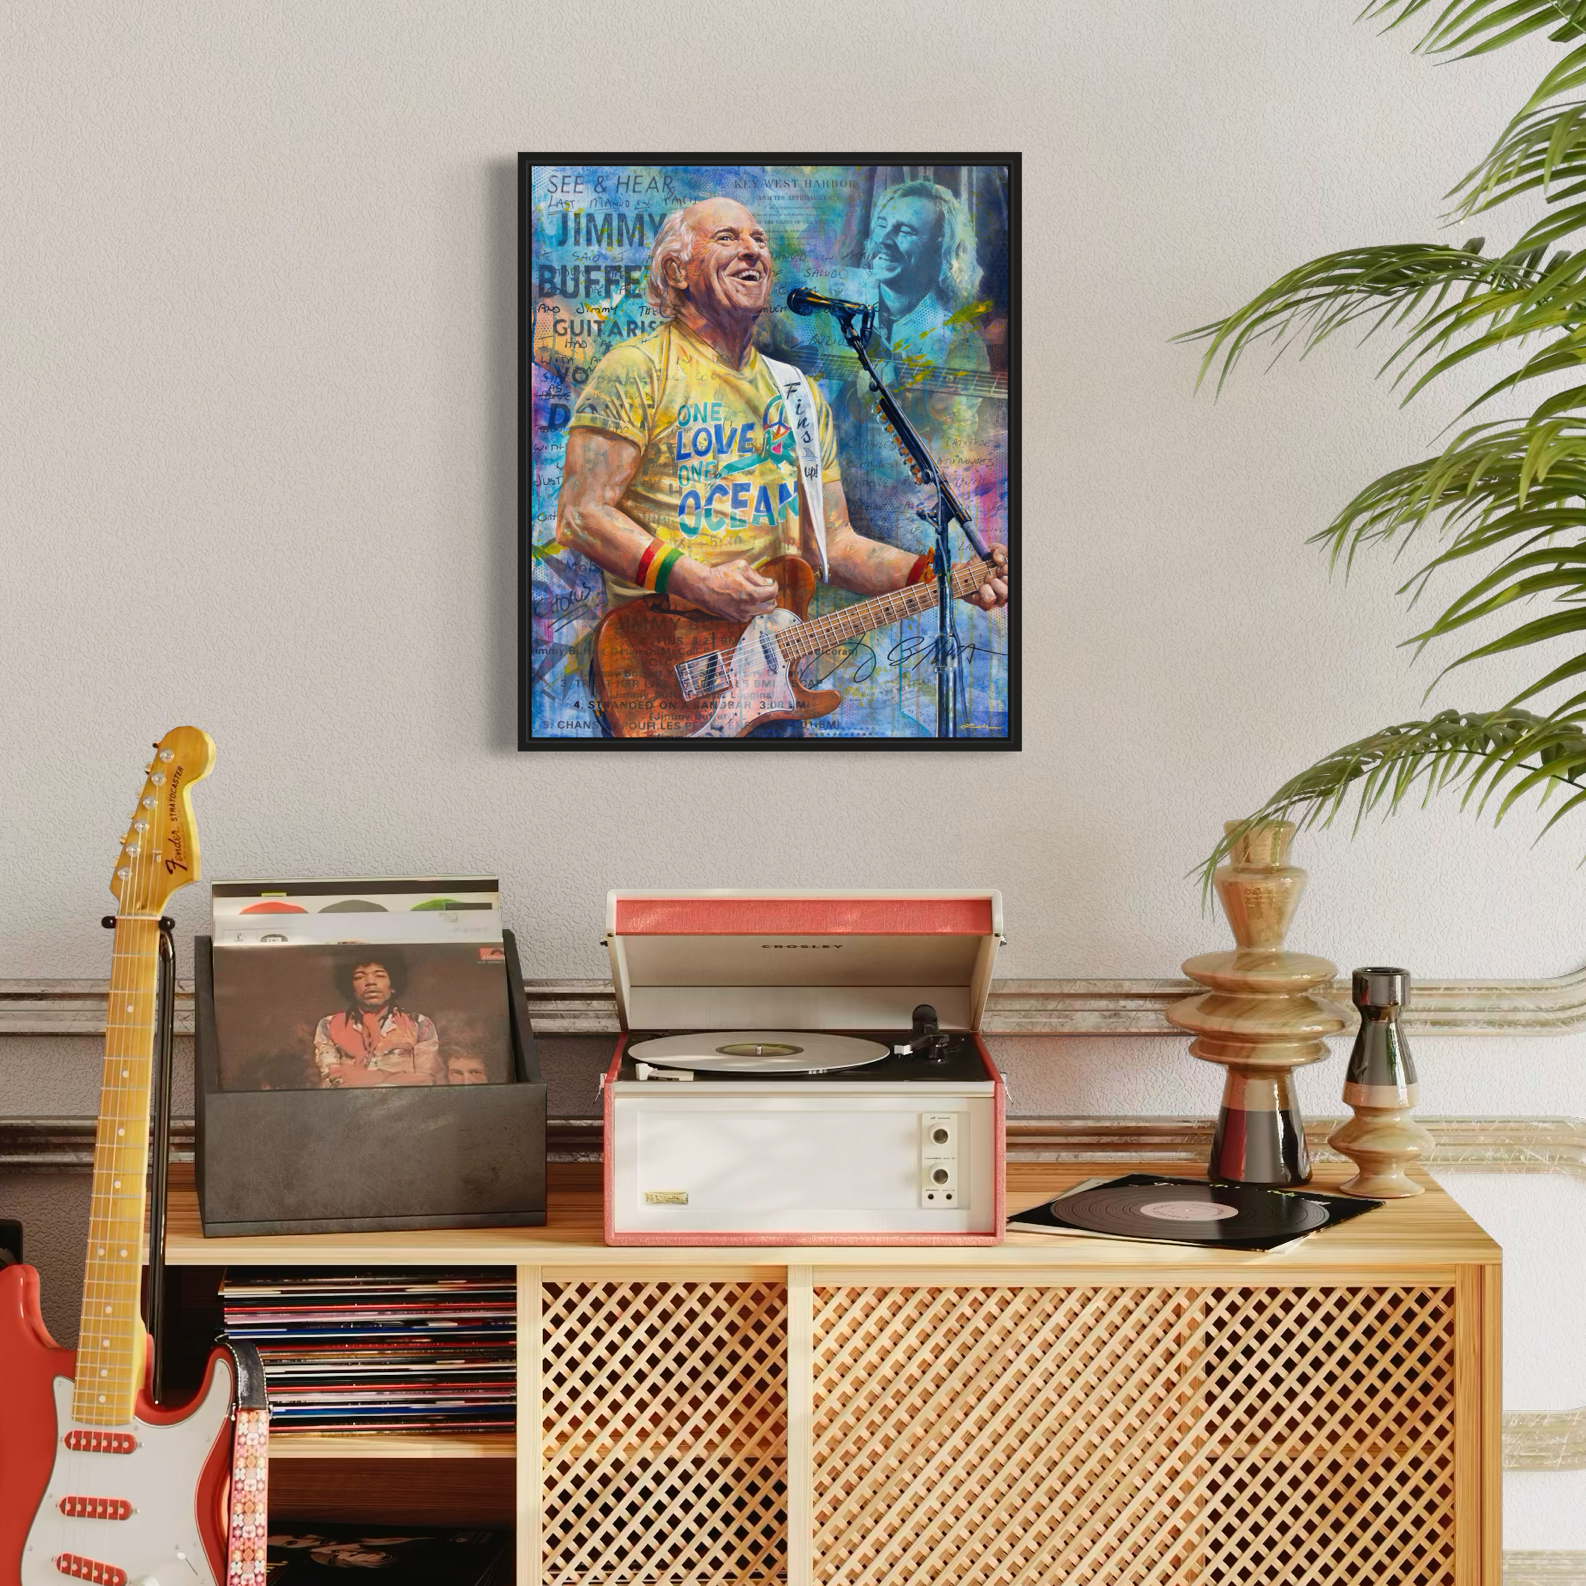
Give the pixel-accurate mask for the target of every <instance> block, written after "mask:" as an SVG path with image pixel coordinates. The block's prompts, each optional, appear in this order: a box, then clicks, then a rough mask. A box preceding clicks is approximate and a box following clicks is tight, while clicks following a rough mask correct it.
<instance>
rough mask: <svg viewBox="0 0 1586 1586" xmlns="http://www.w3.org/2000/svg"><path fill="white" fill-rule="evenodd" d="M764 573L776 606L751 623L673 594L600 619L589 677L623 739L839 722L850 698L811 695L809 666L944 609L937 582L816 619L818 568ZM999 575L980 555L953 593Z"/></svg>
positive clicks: (736, 734) (794, 565)
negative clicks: (811, 615)
mask: <svg viewBox="0 0 1586 1586" xmlns="http://www.w3.org/2000/svg"><path fill="white" fill-rule="evenodd" d="M755 571H756V572H758V573H760V574H761V575H762V576H763V577H765V578H770V579H773V580H774V581H775V582H776V585H777V591H778V593H777V604H776V609H775V610H774V611H771V612H768V613H766V614H765V615H764V616H760V617H753V618H751V619H750V620H749V621H748V622H746V623H745V622H731V621H728V620H727V619H725V618H722V617H713V616H711V615H710V614H709V613H707V612H703V611H698V610H695V609H693V608H691V607H684V606H681V605H674V604H673V602H672V600H671V597H670V596H662V595H649V596H645V597H643V598H641V599H638V600H630V601H627V602H626V603H624V604H623V605H621V606H616V607H614V608H613V609H612V610H610V611H608V612H607V613H606V614H605V616H603V617H602V618H601V619H600V621H599V623H598V624H597V625H596V627H595V633H594V653H593V658H592V661H591V666H590V675H591V678H592V679H593V682H594V687H595V696H596V698H597V699H598V700H599V702H600V707H601V709H602V711H604V712H605V717H606V723H607V725H608V726H609V727H610V728H611V732H612V736H613V737H617V738H741V737H743V735H744V734H745V733H747V732H749V731H751V730H752V729H753V728H755V727H757V726H759V725H760V723H761V722H767V721H806V720H808V719H809V718H810V717H812V716H829V715H830V714H831V713H832V712H833V711H834V710H836V709H837V707H838V706H839V705H840V704H842V702H843V696H842V694H841V693H840V692H839V691H838V690H836V689H834V688H825V689H809V688H806V687H805V686H804V684H803V683H802V681H800V678H799V675H798V669H799V664H800V662H802V661H803V660H804V659H805V658H806V657H807V656H811V655H815V654H816V653H818V652H819V651H821V650H827V649H830V648H831V647H832V646H833V645H834V644H838V643H841V642H842V641H843V640H844V639H853V638H857V637H858V636H859V635H860V634H862V633H870V632H872V631H873V630H874V629H876V628H883V627H889V626H890V625H891V624H893V623H895V622H901V621H902V620H903V619H904V618H905V617H913V616H917V615H918V614H919V613H920V612H922V611H929V610H930V609H931V608H932V607H933V606H934V605H935V604H936V580H935V579H934V578H930V579H928V580H926V582H924V583H922V584H910V585H908V586H907V587H906V588H904V589H894V590H892V591H891V592H890V593H888V594H885V595H876V596H874V597H873V598H872V599H870V600H862V601H859V602H858V603H857V604H855V605H852V606H844V607H842V608H841V609H840V610H838V611H833V612H829V613H827V615H826V616H824V617H817V618H816V619H815V621H814V622H806V621H805V620H804V619H805V616H806V614H807V613H808V611H809V603H810V596H811V595H812V594H813V593H814V591H815V574H814V572H813V571H812V570H811V568H810V566H809V564H808V563H807V562H805V561H802V560H801V559H800V558H799V557H797V556H776V557H773V558H772V559H771V560H770V561H768V562H766V563H765V564H764V565H763V566H761V567H758V568H756V569H755ZM994 573H995V569H994V567H993V566H992V564H991V563H990V562H983V561H980V560H979V559H978V558H977V559H976V560H975V561H973V562H969V563H966V564H965V565H964V566H962V567H959V568H957V569H956V570H955V571H954V573H953V579H952V592H953V595H954V597H955V598H956V597H958V596H961V595H968V594H972V593H973V592H974V591H975V590H977V589H979V588H980V587H981V585H982V584H984V583H986V582H987V581H988V580H989V579H991V578H992V577H993V576H994Z"/></svg>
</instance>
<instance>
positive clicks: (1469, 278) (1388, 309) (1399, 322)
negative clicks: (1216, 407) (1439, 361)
mask: <svg viewBox="0 0 1586 1586" xmlns="http://www.w3.org/2000/svg"><path fill="white" fill-rule="evenodd" d="M1481 247H1482V239H1481V238H1479V237H1476V238H1472V239H1471V241H1470V242H1468V243H1466V244H1465V246H1464V247H1462V248H1450V247H1446V246H1443V245H1440V244H1436V243H1397V244H1391V245H1388V246H1385V247H1374V248H1351V249H1346V250H1345V251H1343V252H1340V253H1331V254H1328V255H1326V256H1325V257H1324V258H1321V259H1314V260H1312V261H1311V262H1310V263H1309V264H1304V265H1301V266H1300V267H1299V269H1297V270H1291V271H1290V272H1289V273H1288V274H1287V275H1285V276H1282V277H1280V278H1279V279H1278V280H1276V281H1274V282H1273V283H1272V285H1271V286H1269V287H1267V289H1266V290H1265V291H1263V292H1261V293H1259V294H1258V295H1257V296H1255V297H1254V298H1252V299H1251V300H1250V301H1249V302H1248V303H1246V304H1245V305H1244V307H1243V308H1239V309H1235V310H1234V312H1233V313H1232V314H1229V315H1227V316H1226V317H1225V318H1223V319H1220V320H1213V321H1212V322H1211V323H1210V324H1207V325H1200V326H1197V327H1196V328H1195V329H1194V330H1187V331H1184V332H1182V333H1180V334H1179V335H1178V336H1175V337H1174V338H1173V339H1174V340H1175V341H1180V342H1195V341H1204V342H1207V343H1208V346H1207V348H1206V352H1205V354H1204V355H1203V356H1202V358H1201V366H1200V372H1199V374H1198V375H1197V377H1196V386H1197V388H1198V387H1199V386H1200V384H1201V382H1202V381H1204V380H1205V378H1206V375H1207V373H1208V372H1209V371H1210V369H1211V368H1212V366H1213V365H1214V364H1215V363H1217V362H1218V360H1219V359H1220V360H1221V362H1222V371H1221V373H1220V374H1219V375H1218V377H1217V389H1218V390H1219V391H1221V389H1222V387H1223V384H1224V382H1225V381H1226V380H1227V379H1228V376H1229V375H1230V374H1232V373H1233V370H1234V367H1235V365H1236V364H1237V363H1238V362H1239V359H1240V358H1241V356H1242V355H1243V354H1244V352H1245V351H1246V350H1247V349H1248V348H1249V347H1251V346H1253V345H1255V344H1256V343H1258V342H1267V343H1269V344H1270V346H1271V349H1272V356H1273V358H1274V359H1276V358H1278V357H1280V356H1281V355H1282V354H1283V353H1284V352H1285V351H1287V350H1289V349H1290V348H1292V347H1293V346H1295V345H1296V344H1298V346H1299V348H1300V352H1301V356H1304V354H1305V353H1308V352H1309V351H1311V349H1312V348H1313V347H1316V346H1317V345H1319V344H1320V343H1321V342H1323V341H1325V340H1326V339H1327V338H1328V337H1329V336H1331V335H1332V334H1334V332H1336V331H1339V330H1342V329H1343V328H1344V327H1345V326H1347V325H1353V324H1355V323H1356V322H1358V321H1360V320H1367V321H1369V323H1368V325H1367V327H1366V330H1365V334H1364V336H1363V337H1362V340H1364V339H1366V338H1368V337H1370V336H1372V335H1374V334H1375V333H1376V332H1377V331H1378V330H1380V329H1382V328H1383V327H1384V326H1385V325H1393V326H1395V327H1407V328H1406V329H1405V334H1404V339H1403V341H1402V343H1401V345H1400V347H1399V348H1398V350H1397V351H1395V353H1394V354H1393V355H1392V356H1391V357H1390V358H1389V360H1388V363H1389V364H1391V363H1393V362H1394V361H1395V359H1397V358H1399V357H1400V356H1401V355H1402V354H1403V353H1404V351H1405V349H1406V348H1410V347H1415V346H1419V345H1424V344H1427V343H1428V342H1430V343H1431V344H1433V345H1438V344H1441V343H1446V341H1447V340H1448V338H1449V337H1450V336H1452V335H1454V334H1456V333H1457V332H1458V331H1460V330H1462V329H1468V328H1470V327H1472V326H1473V325H1476V324H1479V323H1480V322H1481V321H1482V320H1483V319H1487V320H1499V321H1501V320H1502V319H1503V318H1504V317H1505V316H1507V315H1511V314H1513V313H1514V312H1516V311H1518V310H1520V309H1522V308H1524V307H1526V306H1527V303H1528V297H1527V294H1528V293H1530V292H1532V291H1534V289H1535V288H1536V287H1537V286H1538V285H1540V284H1541V282H1542V280H1543V276H1542V274H1541V273H1540V271H1539V269H1538V264H1539V262H1540V261H1539V260H1538V259H1534V258H1533V259H1487V258H1484V257H1482V254H1481ZM1387 366H1388V365H1384V367H1385V368H1386V367H1387Z"/></svg>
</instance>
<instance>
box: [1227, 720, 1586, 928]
mask: <svg viewBox="0 0 1586 1586" xmlns="http://www.w3.org/2000/svg"><path fill="white" fill-rule="evenodd" d="M1554 788H1562V789H1563V790H1564V791H1565V792H1566V794H1567V796H1566V797H1565V799H1564V801H1563V803H1562V804H1561V806H1560V807H1559V809H1558V810H1557V811H1555V813H1554V815H1553V818H1552V819H1551V820H1550V821H1549V822H1548V823H1547V826H1545V827H1544V828H1543V831H1544V832H1545V831H1547V830H1548V829H1549V828H1551V827H1552V825H1553V824H1554V822H1556V821H1557V820H1558V819H1559V817H1560V816H1561V815H1564V814H1566V813H1568V811H1569V810H1571V809H1572V808H1573V807H1574V806H1575V805H1576V803H1577V802H1578V801H1579V800H1581V799H1583V798H1586V715H1580V714H1576V715H1571V716H1568V717H1559V716H1538V715H1534V714H1533V713H1532V712H1530V711H1526V710H1520V709H1516V708H1514V707H1509V706H1506V707H1504V708H1503V709H1501V710H1493V711H1485V712H1480V713H1465V712H1461V711H1454V710H1446V711H1442V712H1440V713H1439V714H1438V715H1436V716H1433V717H1432V718H1431V719H1430V720H1427V721H1410V722H1402V723H1400V724H1398V725H1396V726H1392V727H1384V728H1382V729H1381V730H1380V731H1378V732H1374V733H1372V734H1371V736H1370V737H1368V738H1362V739H1360V740H1359V741H1358V742H1356V743H1351V744H1346V745H1345V746H1344V747H1343V748H1342V749H1335V750H1334V751H1333V752H1332V753H1331V754H1329V755H1326V756H1324V757H1323V758H1322V759H1320V760H1318V761H1317V762H1316V764H1315V765H1313V766H1311V767H1309V768H1308V769H1307V770H1304V771H1302V772H1300V774H1299V775H1298V776H1296V777H1292V778H1290V780H1289V781H1287V782H1285V783H1284V784H1283V786H1282V787H1280V788H1279V789H1278V790H1277V791H1276V792H1275V793H1274V794H1273V795H1272V796H1271V797H1270V798H1268V799H1267V800H1266V802H1265V803H1263V804H1262V806H1261V807H1260V808H1259V809H1258V810H1255V811H1254V812H1253V813H1251V814H1250V815H1248V816H1246V817H1245V819H1244V820H1242V821H1241V822H1240V823H1239V824H1238V826H1236V827H1235V828H1233V830H1231V831H1229V832H1228V833H1226V834H1225V835H1224V837H1223V839H1222V841H1221V842H1220V843H1218V845H1217V846H1216V848H1215V849H1213V850H1212V852H1211V854H1210V855H1209V856H1208V857H1207V859H1206V862H1205V863H1204V864H1203V865H1201V866H1200V867H1199V874H1200V877H1201V886H1202V896H1203V898H1209V897H1210V896H1211V884H1212V876H1213V873H1214V872H1215V870H1216V868H1217V866H1218V865H1220V864H1221V863H1222V862H1223V860H1224V859H1226V858H1227V856H1228V854H1229V851H1230V850H1231V849H1232V847H1233V845H1234V843H1235V842H1237V841H1238V840H1239V838H1241V837H1242V836H1244V834H1245V833H1246V832H1248V831H1249V830H1250V828H1251V827H1252V826H1255V825H1257V824H1258V823H1260V822H1262V821H1268V820H1292V821H1295V822H1296V824H1298V826H1299V827H1300V828H1301V829H1302V830H1304V829H1306V828H1308V827H1312V826H1320V827H1327V826H1331V825H1332V823H1333V821H1334V820H1335V819H1336V818H1337V816H1338V814H1339V812H1340V811H1341V810H1342V809H1343V808H1344V806H1345V804H1346V803H1347V802H1348V801H1349V795H1350V793H1351V791H1352V790H1353V791H1354V793H1355V794H1356V800H1355V815H1354V823H1353V829H1354V830H1356V831H1358V830H1359V828H1360V825H1361V822H1363V821H1364V820H1365V818H1366V817H1367V816H1368V815H1370V814H1371V813H1372V812H1373V811H1379V810H1380V812H1381V813H1382V815H1383V816H1384V817H1386V816H1388V815H1391V814H1392V813H1393V812H1394V811H1395V810H1396V809H1398V808H1399V806H1400V805H1401V804H1402V803H1403V802H1404V801H1405V800H1406V799H1407V798H1409V797H1411V796H1412V795H1417V794H1418V795H1419V797H1420V800H1421V803H1422V805H1423V806H1424V805H1425V804H1426V803H1427V802H1429V801H1430V799H1431V798H1432V796H1433V795H1434V794H1437V793H1441V792H1445V791H1449V790H1460V789H1463V797H1462V799H1461V804H1462V807H1469V806H1471V805H1474V806H1475V808H1476V810H1477V812H1478V813H1479V812H1480V811H1481V810H1483V809H1484V808H1485V807H1486V805H1487V803H1488V801H1489V800H1490V799H1491V798H1492V797H1493V796H1494V795H1495V794H1496V793H1498V792H1499V791H1500V790H1503V791H1504V792H1505V793H1506V794H1507V796H1506V797H1505V798H1504V799H1503V801H1502V803H1501V804H1500V806H1499V808H1498V810H1497V812H1496V814H1495V817H1494V819H1495V820H1502V819H1503V817H1504V814H1505V813H1506V812H1507V810H1508V809H1509V808H1510V806H1511V805H1512V804H1513V803H1514V801H1515V799H1517V798H1519V797H1522V796H1523V795H1524V794H1525V793H1527V792H1530V791H1532V790H1533V789H1541V790H1543V791H1544V792H1545V791H1547V790H1551V789H1554Z"/></svg>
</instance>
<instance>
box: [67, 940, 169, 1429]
mask: <svg viewBox="0 0 1586 1586" xmlns="http://www.w3.org/2000/svg"><path fill="white" fill-rule="evenodd" d="M159 929H160V928H159V922H158V921H157V920H155V919H148V918H120V919H117V921H116V940H115V949H114V952H113V955H112V958H111V971H110V994H109V998H108V1001H107V1005H106V1009H105V1060H104V1072H103V1077H102V1079H101V1081H100V1086H99V1128H98V1133H97V1134H96V1135H95V1137H94V1182H93V1195H92V1199H91V1201H90V1205H89V1214H88V1260H87V1265H86V1269H85V1271H84V1274H83V1308H82V1315H81V1319H80V1322H79V1330H78V1335H77V1366H76V1380H75V1385H74V1388H73V1392H72V1415H73V1416H74V1418H75V1419H76V1420H77V1421H78V1422H79V1423H80V1424H83V1425H86V1426H122V1425H125V1424H126V1423H127V1422H129V1421H130V1420H131V1419H132V1411H133V1405H134V1402H135V1400H136V1398H137V1392H138V1389H139V1387H140V1386H141V1385H142V1381H143V1320H142V1313H141V1309H140V1299H141V1293H142V1276H143V1213H144V1202H145V1183H146V1180H147V1176H148V1170H149V1090H150V1081H151V1076H152V1070H153V1061H154V1019H155V997H156V991H157V987H158V983H159V951H160V946H159Z"/></svg>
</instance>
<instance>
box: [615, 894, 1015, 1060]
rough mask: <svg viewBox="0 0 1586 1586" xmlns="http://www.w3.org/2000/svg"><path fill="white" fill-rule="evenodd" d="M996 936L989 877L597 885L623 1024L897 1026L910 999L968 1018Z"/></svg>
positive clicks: (960, 1022) (995, 899)
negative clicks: (895, 887)
mask: <svg viewBox="0 0 1586 1586" xmlns="http://www.w3.org/2000/svg"><path fill="white" fill-rule="evenodd" d="M1001 941H1002V894H1001V893H1000V892H996V891H994V890H991V889H989V888H988V889H985V890H981V891H941V890H938V891H929V892H895V891H892V892H797V891H791V890H785V889H784V890H778V891H765V892H734V891H700V892H681V891H680V892H611V893H608V894H607V897H606V946H607V948H608V949H609V951H610V953H611V978H612V984H613V986H614V987H615V989H616V994H617V1012H618V1016H619V1018H620V1019H621V1021H622V1026H623V1028H624V1029H628V1030H711V1029H718V1030H719V1029H782V1030H789V1029H791V1030H906V1029H908V1028H909V1024H910V1020H911V1018H912V1015H913V1012H914V1008H915V1006H916V1004H918V1003H921V1002H929V1003H931V1004H932V1005H933V1006H934V1007H935V1008H936V1011H937V1016H938V1018H939V1019H940V1020H941V1026H942V1028H943V1029H944V1030H975V1029H979V1028H980V1020H981V1015H982V1014H983V1013H984V1011H985V1006H986V997H987V995H988V993H989V992H990V990H991V972H992V966H993V964H994V963H995V961H996V954H997V948H998V946H999V945H1000V944H1001Z"/></svg>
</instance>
